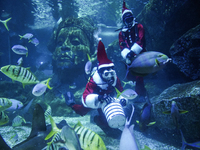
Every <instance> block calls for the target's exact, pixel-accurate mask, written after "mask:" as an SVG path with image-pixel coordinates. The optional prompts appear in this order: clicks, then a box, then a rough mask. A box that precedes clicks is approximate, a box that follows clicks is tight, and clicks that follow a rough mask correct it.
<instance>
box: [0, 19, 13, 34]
mask: <svg viewBox="0 0 200 150" xmlns="http://www.w3.org/2000/svg"><path fill="white" fill-rule="evenodd" d="M10 19H12V18H11V17H10V18H8V19H6V20H1V19H0V22H1V23H3V24H4V26H5V27H6V29H7V30H8V31H9V29H8V26H7V23H8V21H9V20H10Z"/></svg>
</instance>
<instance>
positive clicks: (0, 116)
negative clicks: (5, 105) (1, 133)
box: [0, 111, 9, 126]
mask: <svg viewBox="0 0 200 150" xmlns="http://www.w3.org/2000/svg"><path fill="white" fill-rule="evenodd" d="M8 122H9V118H8V116H7V115H6V114H5V113H4V112H3V111H1V112H0V126H2V125H4V124H6V123H8Z"/></svg>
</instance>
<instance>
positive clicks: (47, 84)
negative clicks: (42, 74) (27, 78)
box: [46, 78, 53, 90]
mask: <svg viewBox="0 0 200 150" xmlns="http://www.w3.org/2000/svg"><path fill="white" fill-rule="evenodd" d="M50 80H51V78H49V79H48V80H47V83H46V86H47V87H48V88H49V89H50V90H51V89H53V87H50V85H49V81H50Z"/></svg>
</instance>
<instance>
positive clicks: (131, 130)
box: [129, 124, 135, 133]
mask: <svg viewBox="0 0 200 150" xmlns="http://www.w3.org/2000/svg"><path fill="white" fill-rule="evenodd" d="M134 126H135V125H134V124H132V125H131V126H130V127H129V130H130V132H131V133H133V129H134Z"/></svg>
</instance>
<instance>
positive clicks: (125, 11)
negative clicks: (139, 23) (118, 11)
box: [122, 9, 133, 19]
mask: <svg viewBox="0 0 200 150" xmlns="http://www.w3.org/2000/svg"><path fill="white" fill-rule="evenodd" d="M128 12H130V13H131V14H133V12H132V11H131V10H130V9H125V10H124V12H123V13H122V19H123V15H124V14H125V13H128Z"/></svg>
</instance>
